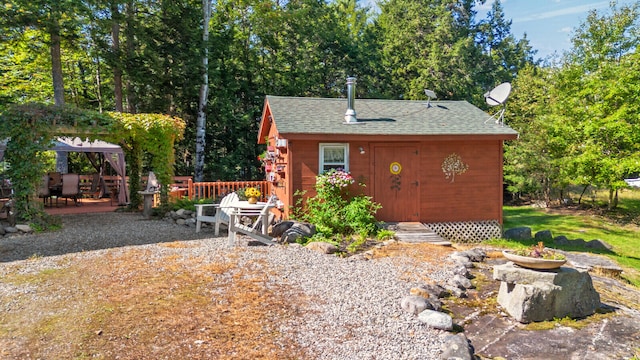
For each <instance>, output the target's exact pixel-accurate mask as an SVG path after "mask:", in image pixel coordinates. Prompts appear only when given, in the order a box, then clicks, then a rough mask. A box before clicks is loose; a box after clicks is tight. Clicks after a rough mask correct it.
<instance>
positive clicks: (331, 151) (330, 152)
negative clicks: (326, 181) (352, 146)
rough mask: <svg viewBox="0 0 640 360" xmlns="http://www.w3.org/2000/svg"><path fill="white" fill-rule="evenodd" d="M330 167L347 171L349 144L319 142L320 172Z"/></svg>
mask: <svg viewBox="0 0 640 360" xmlns="http://www.w3.org/2000/svg"><path fill="white" fill-rule="evenodd" d="M331 169H343V170H344V171H349V144H346V143H333V144H329V143H326V144H322V143H321V144H320V173H323V172H325V171H328V170H331Z"/></svg>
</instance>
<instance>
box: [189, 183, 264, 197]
mask: <svg viewBox="0 0 640 360" xmlns="http://www.w3.org/2000/svg"><path fill="white" fill-rule="evenodd" d="M245 187H258V188H259V189H260V192H261V193H262V200H266V199H267V198H268V197H269V194H270V191H271V188H270V183H269V182H268V181H212V182H192V181H191V180H189V186H188V191H187V195H188V197H189V199H190V200H196V199H214V200H218V199H220V198H222V197H223V196H225V195H227V194H229V193H232V192H234V191H236V190H238V189H242V188H245Z"/></svg>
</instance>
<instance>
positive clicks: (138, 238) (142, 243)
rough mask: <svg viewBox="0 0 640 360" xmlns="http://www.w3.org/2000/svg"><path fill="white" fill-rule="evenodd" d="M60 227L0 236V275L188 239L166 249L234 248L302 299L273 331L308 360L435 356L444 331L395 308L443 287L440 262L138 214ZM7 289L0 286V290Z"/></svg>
mask: <svg viewBox="0 0 640 360" xmlns="http://www.w3.org/2000/svg"><path fill="white" fill-rule="evenodd" d="M63 223H64V228H63V229H62V230H60V231H56V232H49V233H45V234H36V235H25V236H11V237H0V277H2V276H3V274H5V272H6V271H9V268H14V269H15V266H13V265H16V264H19V265H20V267H21V268H22V269H23V270H22V271H34V272H36V271H40V270H42V269H46V268H51V267H54V266H58V265H56V264H58V263H59V261H58V260H59V259H60V257H64V256H69V255H72V256H73V257H91V256H101V255H103V254H104V253H105V252H117V251H120V250H119V249H127V247H132V246H136V247H144V249H145V250H147V251H150V252H151V253H153V252H154V251H157V252H158V254H160V253H162V252H163V251H168V250H167V248H166V247H162V246H158V244H159V243H162V242H171V241H193V242H195V243H197V245H199V246H192V247H185V248H180V249H174V250H173V251H180V252H184V253H188V254H185V255H188V256H200V257H203V259H208V260H209V261H216V260H220V259H224V258H225V256H226V255H228V254H229V253H230V252H231V251H234V252H235V253H236V254H239V255H240V259H238V260H239V263H240V264H241V267H242V266H253V265H255V264H258V263H260V264H265V265H264V266H268V267H269V268H270V269H271V270H272V271H273V274H276V275H273V276H271V277H270V281H273V282H275V283H283V284H285V285H286V286H287V288H292V289H295V290H296V291H298V292H302V293H303V294H304V295H306V297H305V298H308V299H310V301H309V303H308V304H304V305H303V308H304V309H305V312H304V314H303V315H302V316H301V317H297V318H295V319H292V320H291V321H290V322H289V323H287V324H284V325H283V326H282V328H281V329H280V330H281V331H282V332H283V333H286V334H290V335H291V336H292V337H293V338H294V339H295V340H296V341H297V342H298V343H299V344H301V345H302V347H303V348H306V349H308V350H309V352H310V353H311V354H314V355H315V358H316V359H437V358H438V354H439V352H440V348H441V344H442V342H443V338H444V336H446V335H447V334H448V333H446V332H443V331H439V330H434V329H430V328H428V327H426V326H425V325H423V324H421V323H420V322H419V321H418V320H417V318H416V317H415V316H414V315H411V314H408V313H406V312H404V311H403V310H402V309H401V308H400V300H401V299H402V298H403V297H404V296H406V295H408V294H409V289H410V288H411V287H413V286H416V285H418V284H419V283H420V280H419V279H420V278H422V279H424V277H425V276H428V277H429V278H431V279H432V280H433V281H435V282H443V281H444V279H445V278H447V277H448V276H450V273H449V272H448V270H447V269H443V268H442V264H439V265H438V266H435V265H432V264H428V263H417V262H416V261H412V260H409V259H404V258H399V257H392V258H382V259H376V260H368V261H366V260H352V259H349V258H339V257H336V256H331V255H323V254H319V253H316V252H312V251H309V250H307V249H304V248H300V247H294V246H272V247H253V246H252V247H248V246H246V241H239V242H238V244H237V245H236V248H235V249H231V248H230V247H229V245H228V243H227V239H226V237H218V238H215V237H210V236H211V235H212V233H213V231H212V230H211V229H204V230H203V232H201V233H199V234H196V233H195V229H194V228H193V227H185V226H178V225H173V224H171V223H167V222H164V221H158V220H144V219H143V218H142V216H141V215H139V214H127V213H105V214H83V215H67V216H63ZM238 248H240V251H238ZM27 260H28V261H27ZM260 266H263V265H260ZM11 289H12V288H11V287H4V286H0V292H3V291H11ZM0 295H1V294H0ZM0 297H1V296H0Z"/></svg>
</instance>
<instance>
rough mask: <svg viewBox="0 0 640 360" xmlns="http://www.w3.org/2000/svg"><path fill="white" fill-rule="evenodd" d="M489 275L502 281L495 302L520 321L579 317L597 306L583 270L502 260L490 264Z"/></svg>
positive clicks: (591, 283)
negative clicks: (527, 265) (540, 268)
mask: <svg viewBox="0 0 640 360" xmlns="http://www.w3.org/2000/svg"><path fill="white" fill-rule="evenodd" d="M493 278H494V279H495V280H499V281H501V282H502V283H501V284H500V291H499V292H498V303H499V304H500V305H501V306H502V307H504V308H505V310H506V311H507V312H508V313H509V314H510V315H511V316H512V317H513V318H514V319H516V320H517V321H519V322H522V323H529V322H533V321H545V320H553V319H554V318H564V317H567V316H569V317H571V318H581V317H585V316H589V315H592V314H593V313H594V312H595V311H596V309H598V308H599V307H600V295H599V294H598V292H596V290H595V288H594V287H593V282H592V281H591V276H590V275H589V273H588V272H586V271H578V270H576V269H572V268H568V267H560V268H559V269H557V270H545V271H538V270H530V269H525V268H521V267H518V266H516V265H514V264H513V263H506V264H504V265H497V266H495V267H494V268H493Z"/></svg>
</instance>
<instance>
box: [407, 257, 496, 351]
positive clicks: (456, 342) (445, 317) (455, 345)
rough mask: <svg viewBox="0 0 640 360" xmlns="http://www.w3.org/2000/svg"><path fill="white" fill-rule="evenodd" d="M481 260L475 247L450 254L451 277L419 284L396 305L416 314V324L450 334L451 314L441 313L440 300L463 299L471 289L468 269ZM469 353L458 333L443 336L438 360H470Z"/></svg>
mask: <svg viewBox="0 0 640 360" xmlns="http://www.w3.org/2000/svg"><path fill="white" fill-rule="evenodd" d="M485 258H486V254H485V252H484V251H483V250H481V249H478V248H475V249H471V250H466V251H460V252H454V253H452V254H451V255H449V259H450V260H452V261H453V262H454V263H455V264H456V265H455V266H454V271H453V274H452V276H451V277H450V278H449V279H448V280H447V281H446V282H445V283H443V284H421V285H419V286H417V287H414V288H412V289H411V290H410V292H409V293H410V295H407V296H405V297H404V298H402V300H401V301H400V306H401V307H402V309H403V310H405V311H407V312H409V313H411V314H414V315H417V319H418V321H420V322H422V323H424V324H425V325H427V326H429V327H432V328H435V329H440V330H445V331H452V330H453V329H454V324H453V319H452V317H451V315H449V314H447V313H444V312H442V301H441V299H442V298H446V297H450V296H454V297H458V298H465V297H467V290H468V289H473V288H474V286H473V284H472V283H471V280H470V279H472V278H473V275H471V273H470V272H469V269H471V268H473V267H474V265H473V263H474V262H482V261H484V259H485ZM473 352H474V350H473V347H472V346H471V344H470V343H469V341H468V340H467V338H466V337H465V336H464V334H462V333H460V334H457V335H453V336H449V337H447V341H446V342H445V344H444V345H443V349H442V355H441V358H442V359H451V358H455V359H473V358H474V357H473Z"/></svg>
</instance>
